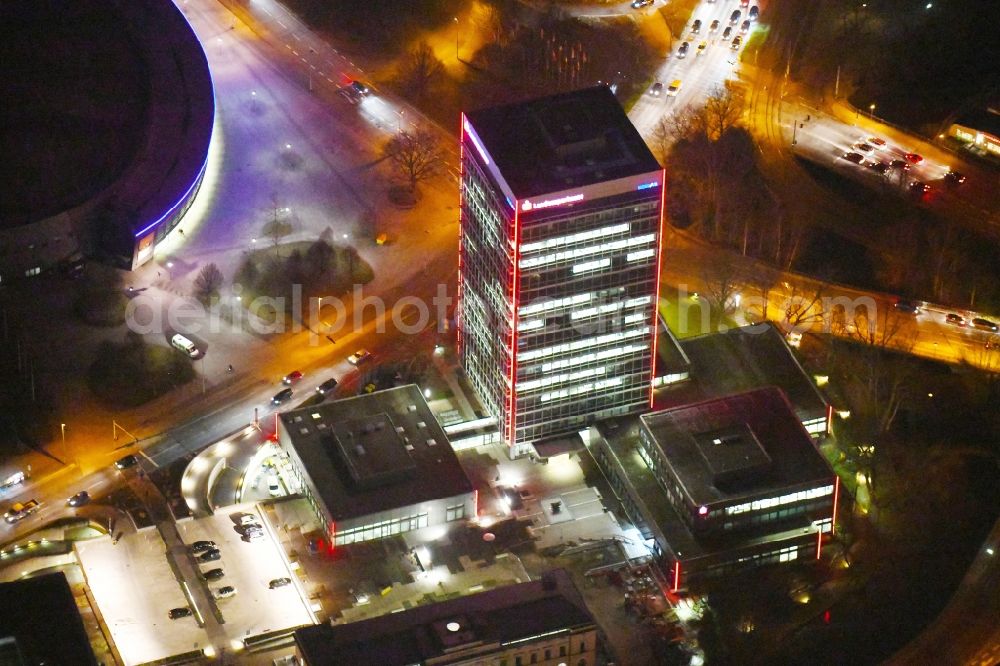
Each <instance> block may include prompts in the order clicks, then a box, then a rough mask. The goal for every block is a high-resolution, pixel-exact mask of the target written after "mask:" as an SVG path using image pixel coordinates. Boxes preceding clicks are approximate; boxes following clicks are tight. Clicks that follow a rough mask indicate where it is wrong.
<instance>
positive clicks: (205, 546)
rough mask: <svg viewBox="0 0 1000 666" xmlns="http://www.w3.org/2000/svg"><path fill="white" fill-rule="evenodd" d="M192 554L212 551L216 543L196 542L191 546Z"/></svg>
mask: <svg viewBox="0 0 1000 666" xmlns="http://www.w3.org/2000/svg"><path fill="white" fill-rule="evenodd" d="M190 548H191V552H192V553H202V552H204V551H206V550H212V549H213V548H215V542H214V541H195V542H194V543H193V544H191V546H190Z"/></svg>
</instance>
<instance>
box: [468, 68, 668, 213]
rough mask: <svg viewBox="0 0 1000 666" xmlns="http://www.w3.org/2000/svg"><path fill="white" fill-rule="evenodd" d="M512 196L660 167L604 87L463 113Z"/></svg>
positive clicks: (615, 177) (658, 168) (585, 183)
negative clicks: (494, 163) (494, 162)
mask: <svg viewBox="0 0 1000 666" xmlns="http://www.w3.org/2000/svg"><path fill="white" fill-rule="evenodd" d="M466 119H467V120H468V121H469V122H470V123H471V124H472V127H473V128H474V129H475V131H476V134H477V135H478V136H479V138H480V140H481V141H482V143H483V145H484V147H485V148H486V150H487V152H489V154H490V156H492V158H493V159H494V160H495V161H496V165H497V168H498V169H499V170H500V173H502V174H503V177H504V179H505V180H506V181H507V184H508V185H509V186H510V188H511V190H512V191H513V193H514V195H515V196H516V197H518V198H519V199H520V198H524V197H533V196H538V195H540V194H546V193H548V192H558V191H561V190H566V189H569V188H572V187H582V186H585V185H592V184H594V183H600V182H604V181H609V180H615V179H617V178H624V177H627V176H638V175H641V174H644V173H649V172H652V171H659V170H660V169H661V167H660V164H659V162H657V161H656V158H655V157H653V153H651V152H650V150H649V148H648V147H647V146H646V142H645V141H643V139H642V137H641V136H640V135H639V132H638V131H636V129H635V127H634V126H633V125H632V122H631V121H630V120H629V119H628V116H626V115H625V111H624V110H623V109H622V107H621V104H619V103H618V100H617V99H616V98H615V96H614V93H612V92H611V90H610V89H609V88H608V87H607V86H596V87H593V88H585V89H583V90H574V91H572V92H566V93H560V94H558V95H550V96H548V97H541V98H538V99H532V100H527V101H524V102H517V103H514V104H507V105H504V106H495V107H490V108H487V109H480V110H477V111H470V112H468V113H466Z"/></svg>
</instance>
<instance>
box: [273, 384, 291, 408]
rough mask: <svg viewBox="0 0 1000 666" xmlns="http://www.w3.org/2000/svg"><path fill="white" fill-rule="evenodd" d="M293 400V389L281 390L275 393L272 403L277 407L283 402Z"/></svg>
mask: <svg viewBox="0 0 1000 666" xmlns="http://www.w3.org/2000/svg"><path fill="white" fill-rule="evenodd" d="M291 398H292V389H290V388H286V389H281V390H280V391H278V392H277V393H275V394H274V396H272V397H271V402H272V403H274V404H275V405H280V404H281V403H283V402H287V401H288V400H291Z"/></svg>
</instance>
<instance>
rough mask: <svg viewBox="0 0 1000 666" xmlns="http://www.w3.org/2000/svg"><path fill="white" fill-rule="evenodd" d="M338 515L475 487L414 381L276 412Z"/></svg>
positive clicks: (365, 512)
mask: <svg viewBox="0 0 1000 666" xmlns="http://www.w3.org/2000/svg"><path fill="white" fill-rule="evenodd" d="M279 418H280V419H281V422H282V424H283V426H284V429H285V431H286V432H287V434H288V437H289V439H290V440H291V443H292V446H293V447H294V449H295V453H296V455H297V456H298V457H299V459H300V460H301V461H302V465H303V466H304V467H305V470H304V471H305V473H306V474H307V475H308V477H309V478H310V479H311V481H312V484H313V487H314V490H315V492H317V493H318V495H319V499H321V500H322V501H323V503H324V504H325V505H326V508H327V510H328V511H329V512H330V514H331V515H332V516H333V519H334V520H344V519H348V518H355V517H358V516H364V515H368V514H371V513H375V512H377V511H385V510H389V509H393V508H397V507H401V506H408V505H411V504H419V503H420V502H424V501H429V500H433V499H442V498H446V497H454V496H457V495H461V494H462V493H468V492H472V490H473V487H472V482H471V481H469V478H468V476H466V474H465V470H463V469H462V465H461V463H459V461H458V458H457V457H456V456H455V452H454V451H453V450H452V448H451V443H450V442H449V441H448V436H447V435H445V433H444V430H443V429H442V428H441V425H440V424H439V423H438V422H437V419H435V418H434V414H433V413H432V412H431V410H430V408H429V407H428V406H427V402H426V401H425V400H424V397H423V395H422V394H421V393H420V389H419V388H418V387H417V386H416V385H414V384H409V385H407V386H400V387H397V388H392V389H387V390H384V391H377V392H375V393H371V394H367V395H362V396H357V397H354V398H346V399H343V400H337V401H335V402H331V403H322V404H319V405H315V406H312V407H303V408H301V409H294V410H291V411H288V412H284V413H282V414H281V415H280V417H279Z"/></svg>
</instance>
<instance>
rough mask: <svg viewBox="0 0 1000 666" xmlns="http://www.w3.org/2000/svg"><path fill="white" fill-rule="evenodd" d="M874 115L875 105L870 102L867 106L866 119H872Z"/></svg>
mask: <svg viewBox="0 0 1000 666" xmlns="http://www.w3.org/2000/svg"><path fill="white" fill-rule="evenodd" d="M874 116H875V105H874V104H870V105H869V106H868V120H872V119H873V118H874Z"/></svg>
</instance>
